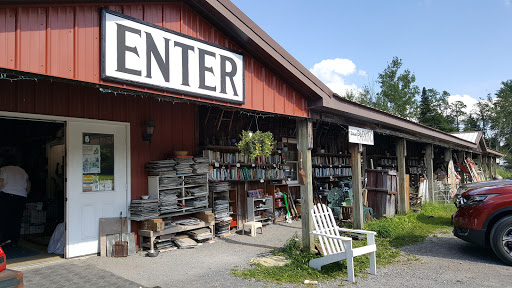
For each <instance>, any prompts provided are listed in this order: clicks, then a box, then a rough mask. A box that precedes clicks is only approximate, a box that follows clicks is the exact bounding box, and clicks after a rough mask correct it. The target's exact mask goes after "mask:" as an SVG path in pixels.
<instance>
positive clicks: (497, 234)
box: [490, 215, 512, 265]
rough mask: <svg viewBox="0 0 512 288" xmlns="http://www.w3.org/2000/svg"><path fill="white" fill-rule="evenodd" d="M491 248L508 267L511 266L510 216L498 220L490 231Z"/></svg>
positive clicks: (511, 223)
mask: <svg viewBox="0 0 512 288" xmlns="http://www.w3.org/2000/svg"><path fill="white" fill-rule="evenodd" d="M490 236H491V239H490V242H491V247H492V250H493V251H494V253H496V255H497V256H498V257H499V258H500V259H501V260H502V261H503V262H505V263H507V264H508V265H512V215H511V216H506V217H505V218H503V219H500V220H499V221H498V222H496V224H495V225H494V227H492V230H491V235H490Z"/></svg>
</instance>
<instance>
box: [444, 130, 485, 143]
mask: <svg viewBox="0 0 512 288" xmlns="http://www.w3.org/2000/svg"><path fill="white" fill-rule="evenodd" d="M479 133H480V132H462V133H450V134H452V135H453V136H455V137H457V138H460V139H463V140H466V141H469V142H473V143H475V144H477V143H476V141H477V137H478V134H479Z"/></svg>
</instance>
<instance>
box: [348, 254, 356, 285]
mask: <svg viewBox="0 0 512 288" xmlns="http://www.w3.org/2000/svg"><path fill="white" fill-rule="evenodd" d="M347 274H348V281H349V282H356V280H355V278H356V277H355V275H354V258H353V257H347Z"/></svg>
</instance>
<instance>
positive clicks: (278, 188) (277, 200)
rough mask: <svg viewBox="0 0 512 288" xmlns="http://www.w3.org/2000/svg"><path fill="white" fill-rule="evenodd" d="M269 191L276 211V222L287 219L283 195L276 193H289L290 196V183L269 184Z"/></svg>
mask: <svg viewBox="0 0 512 288" xmlns="http://www.w3.org/2000/svg"><path fill="white" fill-rule="evenodd" d="M265 191H267V193H269V194H270V193H271V194H272V205H273V211H274V216H275V218H274V223H277V222H281V221H284V220H286V204H285V202H284V197H283V195H282V194H281V195H276V194H279V192H282V193H287V196H286V197H288V195H289V194H288V192H289V190H288V184H267V187H266V190H265Z"/></svg>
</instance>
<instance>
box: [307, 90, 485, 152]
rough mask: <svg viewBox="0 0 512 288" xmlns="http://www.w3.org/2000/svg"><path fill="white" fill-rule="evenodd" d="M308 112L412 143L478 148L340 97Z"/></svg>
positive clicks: (313, 106)
mask: <svg viewBox="0 0 512 288" xmlns="http://www.w3.org/2000/svg"><path fill="white" fill-rule="evenodd" d="M309 108H310V109H311V112H312V117H313V118H317V119H323V120H325V119H327V118H331V119H332V118H333V117H334V118H336V119H337V120H341V121H342V122H343V123H345V124H346V125H354V126H356V125H357V126H359V127H361V128H367V129H372V130H374V131H376V132H381V133H385V134H390V135H395V136H398V137H403V138H406V139H410V140H414V141H420V142H426V143H432V144H436V145H440V146H444V147H451V148H457V149H460V150H464V151H475V150H476V149H477V146H478V145H477V144H475V143H472V142H470V141H466V140H463V139H460V138H458V137H455V136H452V135H450V134H448V133H445V132H442V131H439V130H436V129H433V128H430V127H428V126H425V125H422V124H418V123H415V122H413V121H410V120H407V119H405V118H402V117H398V116H395V115H392V114H389V113H387V112H384V111H382V110H379V109H375V108H372V107H368V106H366V105H363V104H359V103H356V102H353V101H350V100H347V99H344V98H340V97H333V98H330V99H324V100H323V101H318V102H315V103H313V105H311V106H310V107H309Z"/></svg>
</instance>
